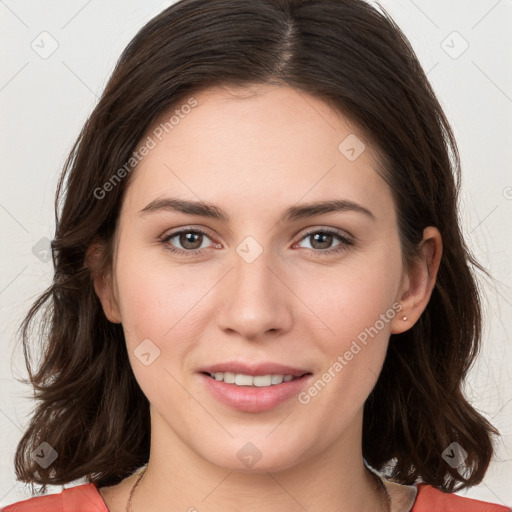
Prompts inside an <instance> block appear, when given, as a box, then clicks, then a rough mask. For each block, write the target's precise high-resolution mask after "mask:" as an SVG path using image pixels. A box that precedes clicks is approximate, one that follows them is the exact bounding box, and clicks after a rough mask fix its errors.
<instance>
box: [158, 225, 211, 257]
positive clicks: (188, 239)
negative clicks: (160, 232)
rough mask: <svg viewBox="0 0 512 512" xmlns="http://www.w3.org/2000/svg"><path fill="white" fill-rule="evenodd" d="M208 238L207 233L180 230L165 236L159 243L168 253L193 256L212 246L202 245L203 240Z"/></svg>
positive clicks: (197, 230) (196, 230)
mask: <svg viewBox="0 0 512 512" xmlns="http://www.w3.org/2000/svg"><path fill="white" fill-rule="evenodd" d="M209 238H210V237H209V236H208V234H207V233H205V232H203V231H201V230H199V229H182V230H181V231H175V232H174V233H171V234H169V235H167V236H165V237H164V238H162V239H161V242H162V243H163V244H164V246H165V247H166V248H167V249H168V250H169V251H171V252H173V253H181V254H183V255H187V254H195V253H197V252H201V251H202V249H204V248H207V247H211V246H212V245H210V246H208V245H204V244H203V242H204V241H205V239H209Z"/></svg>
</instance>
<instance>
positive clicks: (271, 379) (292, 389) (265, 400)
mask: <svg viewBox="0 0 512 512" xmlns="http://www.w3.org/2000/svg"><path fill="white" fill-rule="evenodd" d="M198 375H200V377H201V379H202V380H203V385H204V386H205V389H206V390H207V391H208V392H209V393H210V395H211V396H212V397H213V398H214V399H215V400H216V401H217V402H219V403H221V404H223V406H227V407H229V408H231V409H236V410H238V411H240V412H250V413H263V412H265V411H271V410H272V409H274V408H277V407H278V406H280V405H281V404H283V405H284V404H285V403H290V400H292V399H293V398H294V397H296V396H297V395H298V394H299V393H300V392H301V391H302V390H303V389H304V388H305V387H306V386H307V385H309V382H310V381H311V379H312V378H313V374H312V373H311V372H307V371H304V370H298V369H296V368H292V367H289V366H283V365H281V364H271V363H265V364H259V365H258V364H248V363H246V364H240V363H225V364H222V365H221V364H219V365H214V366H211V367H210V368H202V369H201V370H200V371H199V372H198Z"/></svg>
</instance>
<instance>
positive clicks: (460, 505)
mask: <svg viewBox="0 0 512 512" xmlns="http://www.w3.org/2000/svg"><path fill="white" fill-rule="evenodd" d="M417 487H418V494H417V496H416V501H415V502H414V505H413V507H412V509H411V512H511V511H512V509H511V508H509V507H504V506H503V505H494V504H492V503H486V502H484V501H479V500H473V499H470V498H463V497H462V496H457V495H455V494H448V493H444V492H441V491H439V490H438V489H435V488H434V487H431V486H430V485H425V484H418V486H417ZM0 512H109V510H108V507H107V505H106V504H105V502H104V501H103V498H102V497H101V494H100V493H99V492H98V489H97V487H96V485H95V484H93V483H90V484H82V485H77V486H75V487H68V488H67V489H64V490H63V491H62V492H60V493H58V494H49V495H45V496H37V497H35V498H29V499H28V500H23V501H18V502H17V503H13V504H12V505H7V506H6V507H4V508H3V509H2V510H1V511H0Z"/></svg>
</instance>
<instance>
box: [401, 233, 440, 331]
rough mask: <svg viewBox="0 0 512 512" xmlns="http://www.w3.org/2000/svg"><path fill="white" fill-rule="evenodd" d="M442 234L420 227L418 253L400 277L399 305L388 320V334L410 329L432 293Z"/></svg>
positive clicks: (438, 263)
mask: <svg viewBox="0 0 512 512" xmlns="http://www.w3.org/2000/svg"><path fill="white" fill-rule="evenodd" d="M441 255H442V238H441V234H440V233H439V230H438V229H437V228H435V227H433V226H429V227H427V228H425V229H424V231H423V240H422V241H421V256H420V257H419V258H418V259H417V260H416V261H415V262H414V263H413V264H412V265H411V267H410V268H409V270H408V271H407V275H406V276H405V278H404V280H403V285H402V288H401V296H400V297H399V298H398V300H399V302H400V304H401V306H402V309H401V311H400V313H399V314H398V315H397V316H396V317H395V318H394V319H393V321H392V322H391V334H399V333H402V332H404V331H407V330H408V329H410V328H411V327H412V326H413V325H414V324H415V323H416V321H417V320H418V318H419V317H420V316H421V314H422V313H423V311H424V310H425V308H426V307H427V304H428V302H429V300H430V296H431V295H432V290H433V289H434V286H435V284H436V278H437V273H438V270H439V265H440V263H441Z"/></svg>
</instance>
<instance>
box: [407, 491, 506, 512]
mask: <svg viewBox="0 0 512 512" xmlns="http://www.w3.org/2000/svg"><path fill="white" fill-rule="evenodd" d="M511 510H512V509H510V508H508V507H505V506H503V505H495V504H493V503H486V502H485V501H479V500H473V499H470V498H464V497H462V496H457V495H456V494H450V493H445V492H442V491H440V490H439V489H436V488H435V487H432V486H430V485H425V484H418V495H417V497H416V501H415V503H414V506H413V508H412V510H411V512H434V511H435V512H510V511H511Z"/></svg>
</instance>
